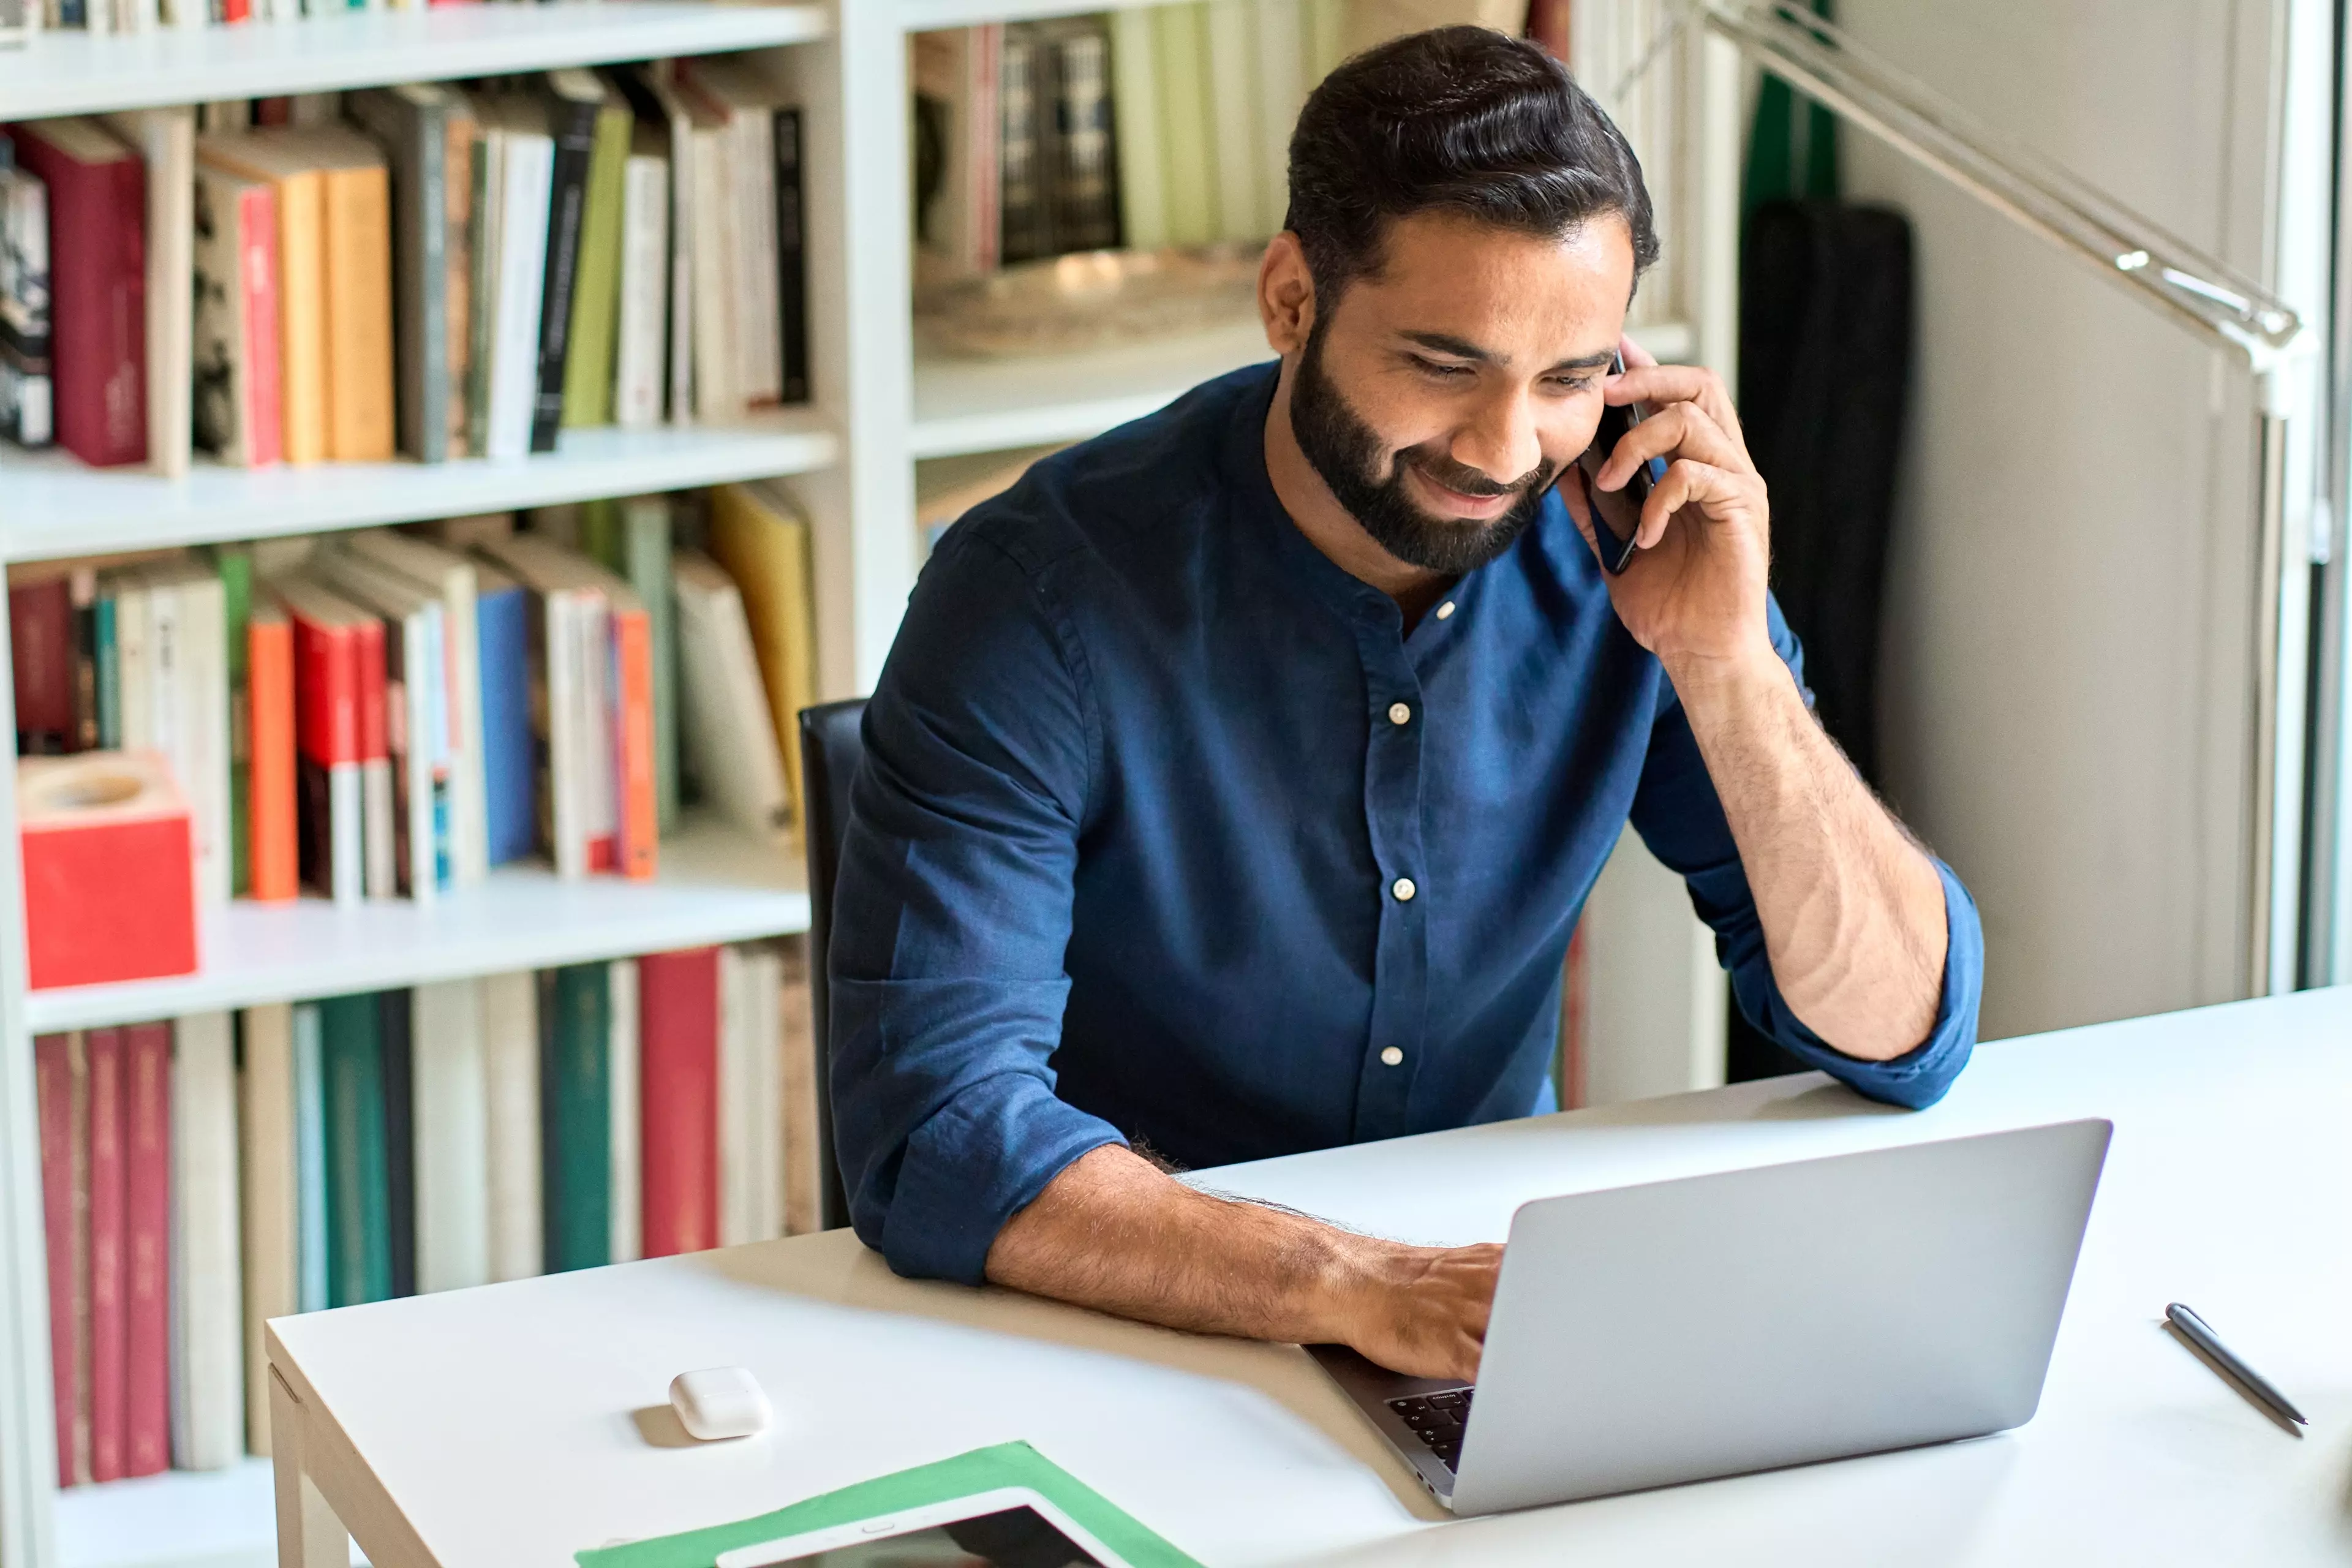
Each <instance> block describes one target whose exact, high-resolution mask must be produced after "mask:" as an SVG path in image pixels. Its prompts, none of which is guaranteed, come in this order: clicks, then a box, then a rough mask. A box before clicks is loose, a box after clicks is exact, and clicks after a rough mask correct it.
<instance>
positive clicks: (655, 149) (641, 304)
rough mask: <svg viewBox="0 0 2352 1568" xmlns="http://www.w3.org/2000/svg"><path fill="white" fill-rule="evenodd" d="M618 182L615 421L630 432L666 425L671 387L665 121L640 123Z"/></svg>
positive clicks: (666, 141)
mask: <svg viewBox="0 0 2352 1568" xmlns="http://www.w3.org/2000/svg"><path fill="white" fill-rule="evenodd" d="M669 174H670V161H669V135H668V129H667V124H666V123H662V122H656V121H651V120H643V119H640V120H637V121H635V132H634V133H633V140H632V142H631V144H630V150H629V155H628V158H627V159H626V161H625V163H624V165H623V170H622V177H621V187H622V188H621V268H620V290H619V296H620V297H619V300H618V302H617V311H618V317H617V321H616V324H615V327H614V333H615V342H614V363H613V418H614V423H616V424H618V425H619V426H621V427H622V428H623V429H625V430H649V429H651V428H653V427H654V426H656V425H658V424H660V423H661V419H662V407H663V399H664V396H665V395H666V394H667V390H668V364H667V358H668V356H667V338H666V334H667V331H668V327H669V321H668V314H669V310H670V291H671V290H670V231H669V216H670V189H669V184H670V179H669Z"/></svg>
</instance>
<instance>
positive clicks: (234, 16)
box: [220, 0, 253, 22]
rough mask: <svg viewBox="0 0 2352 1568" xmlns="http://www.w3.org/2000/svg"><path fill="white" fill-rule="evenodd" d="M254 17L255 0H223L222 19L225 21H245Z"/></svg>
mask: <svg viewBox="0 0 2352 1568" xmlns="http://www.w3.org/2000/svg"><path fill="white" fill-rule="evenodd" d="M252 17H253V0H221V13H220V19H221V20H222V21H224V22H245V21H250V20H251V19H252Z"/></svg>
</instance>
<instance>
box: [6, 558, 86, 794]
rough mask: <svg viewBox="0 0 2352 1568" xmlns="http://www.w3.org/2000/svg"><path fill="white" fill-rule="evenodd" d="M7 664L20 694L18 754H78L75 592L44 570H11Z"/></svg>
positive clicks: (60, 576)
mask: <svg viewBox="0 0 2352 1568" xmlns="http://www.w3.org/2000/svg"><path fill="white" fill-rule="evenodd" d="M8 658H9V667H10V672H11V674H12V675H13V677H14V679H15V685H16V753H17V755H19V756H54V755H57V754H58V753H61V752H69V751H74V750H77V749H78V747H77V746H76V743H75V742H76V740H77V738H78V736H79V732H80V725H79V720H78V717H77V715H76V712H75V701H74V626H73V586H72V584H71V582H70V580H69V574H67V573H64V572H58V571H54V570H46V569H44V567H42V566H37V565H29V564H28V565H22V566H12V567H10V568H9V569H8Z"/></svg>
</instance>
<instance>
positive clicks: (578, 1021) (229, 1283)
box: [34, 938, 820, 1486]
mask: <svg viewBox="0 0 2352 1568" xmlns="http://www.w3.org/2000/svg"><path fill="white" fill-rule="evenodd" d="M807 963H808V959H807V943H806V942H805V940H804V939H802V938H785V939H782V940H781V941H778V942H769V943H758V944H751V945H745V946H738V947H724V948H699V949H695V950H692V951H688V952H665V953H655V954H650V955H647V956H646V957H643V958H636V959H620V960H615V961H613V962H609V963H582V964H573V965H571V966H568V967H566V968H562V969H558V970H552V971H544V972H541V973H537V974H531V973H520V974H498V975H489V976H486V977H483V978H480V979H472V980H455V981H445V982H442V983H439V984H432V985H422V986H418V987H416V988H415V989H414V990H404V991H386V992H379V993H375V994H367V995H355V996H331V997H326V998H323V999H321V1000H319V1001H315V1002H298V1003H293V1004H290V1005H289V1004H284V1003H279V1004H274V1005H264V1006H256V1007H248V1008H247V1009H245V1010H244V1011H243V1012H242V1013H239V1014H237V1015H236V1016H231V1015H229V1014H226V1013H209V1014H204V1015H199V1016H192V1017H185V1018H181V1019H179V1020H177V1021H175V1022H168V1023H152V1024H133V1025H130V1026H124V1027H121V1028H102V1029H88V1030H81V1031H77V1032H74V1033H71V1034H60V1035H47V1036H43V1037H40V1038H38V1039H37V1040H36V1041H35V1042H34V1063H35V1076H36V1083H37V1097H38V1103H39V1121H40V1142H41V1174H42V1196H43V1201H44V1208H43V1213H44V1218H45V1222H46V1225H45V1229H46V1234H47V1258H48V1278H49V1303H50V1314H49V1316H50V1335H51V1352H52V1363H53V1373H54V1376H55V1380H56V1395H57V1400H56V1408H57V1421H58V1432H57V1436H58V1481H59V1484H60V1485H67V1486H70V1485H75V1484H78V1483H80V1482H85V1481H103V1480H112V1479H118V1478H121V1477H126V1476H143V1475H152V1474H154V1473H155V1472H157V1471H159V1470H163V1469H165V1468H174V1467H176V1468H184V1469H211V1468H217V1467H220V1466H223V1465H226V1464H229V1463H232V1462H233V1461H234V1460H235V1459H236V1458H237V1457H238V1456H239V1455H240V1454H242V1453H244V1452H246V1451H247V1450H248V1449H250V1450H251V1451H252V1452H255V1453H267V1452H268V1397H267V1384H266V1379H267V1368H266V1363H265V1361H264V1358H263V1354H262V1349H261V1325H262V1323H263V1322H264V1321H266V1320H268V1319H270V1318H275V1317H282V1316H285V1315H287V1314H289V1313H293V1312H306V1311H313V1310H319V1309H320V1308H325V1307H341V1306H350V1305H353V1304H356V1303H360V1302H365V1301H377V1300H385V1299H388V1298H391V1297H395V1296H406V1295H413V1294H415V1293H417V1292H420V1291H430V1290H446V1289H457V1288H460V1287H463V1286H469V1285H481V1284H488V1283H490V1282H492V1281H494V1280H501V1279H522V1278H525V1277H528V1276H530V1275H535V1274H540V1273H542V1272H554V1271H557V1270H561V1269H568V1268H590V1267H593V1266H595V1265H598V1264H603V1263H613V1262H625V1261H628V1260H630V1259H634V1258H654V1257H662V1256H667V1255H668V1254H672V1253H679V1252H693V1251H698V1250H701V1249H703V1248H706V1247H719V1246H730V1245H733V1244H735V1243H739V1242H746V1241H759V1240H765V1239H768V1238H771V1237H780V1236H783V1235H786V1234H788V1233H790V1234H799V1233H801V1232H803V1231H808V1230H814V1229H815V1228H816V1227H817V1225H818V1213H819V1211H818V1204H819V1191H820V1182H819V1176H820V1173H819V1170H818V1166H817V1146H816V1116H817V1106H816V1098H815V1097H816V1095H817V1093H818V1092H819V1089H818V1085H817V1082H816V1076H815V1056H814V1042H813V1039H812V1037H811V1035H810V1032H809V1006H808V973H807Z"/></svg>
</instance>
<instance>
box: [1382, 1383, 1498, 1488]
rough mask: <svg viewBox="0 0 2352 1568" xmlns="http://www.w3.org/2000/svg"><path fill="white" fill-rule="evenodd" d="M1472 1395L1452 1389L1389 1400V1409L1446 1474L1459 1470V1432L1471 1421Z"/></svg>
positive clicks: (1460, 1463) (1460, 1450)
mask: <svg viewBox="0 0 2352 1568" xmlns="http://www.w3.org/2000/svg"><path fill="white" fill-rule="evenodd" d="M1475 1392H1477V1391H1476V1390H1475V1389H1471V1388H1453V1389H1448V1390H1446V1391H1445V1392H1444V1394H1408V1395H1406V1396H1405V1397H1404V1398H1402V1399H1391V1400H1390V1401H1389V1408H1390V1409H1391V1410H1393V1411H1395V1412H1396V1413H1397V1415H1398V1417H1399V1418H1400V1419H1402V1421H1403V1422H1404V1424H1405V1425H1406V1426H1408V1427H1410V1428H1412V1434H1413V1436H1416V1437H1419V1438H1420V1439H1421V1440H1422V1442H1423V1444H1424V1445H1425V1446H1427V1447H1428V1449H1429V1451H1430V1452H1431V1453H1433V1454H1434V1455H1436V1456H1437V1457H1438V1458H1439V1459H1441V1460H1443V1461H1444V1465H1445V1468H1447V1469H1448V1470H1456V1469H1459V1468H1461V1466H1462V1429H1463V1427H1464V1426H1466V1425H1467V1424H1468V1423H1469V1420H1470V1395H1471V1394H1474V1393H1475Z"/></svg>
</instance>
